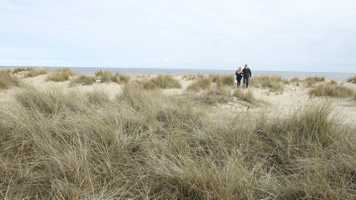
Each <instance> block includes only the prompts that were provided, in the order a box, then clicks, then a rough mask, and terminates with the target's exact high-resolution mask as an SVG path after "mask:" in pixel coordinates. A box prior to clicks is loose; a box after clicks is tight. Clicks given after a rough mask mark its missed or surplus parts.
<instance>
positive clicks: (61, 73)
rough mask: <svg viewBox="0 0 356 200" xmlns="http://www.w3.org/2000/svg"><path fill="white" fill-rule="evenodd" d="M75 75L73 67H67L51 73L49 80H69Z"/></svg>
mask: <svg viewBox="0 0 356 200" xmlns="http://www.w3.org/2000/svg"><path fill="white" fill-rule="evenodd" d="M73 75H74V73H73V72H72V70H71V69H67V68H65V69H60V70H57V71H55V72H53V73H51V74H49V75H48V77H47V80H48V81H55V82H62V81H68V80H69V79H70V78H71V77H72V76H73Z"/></svg>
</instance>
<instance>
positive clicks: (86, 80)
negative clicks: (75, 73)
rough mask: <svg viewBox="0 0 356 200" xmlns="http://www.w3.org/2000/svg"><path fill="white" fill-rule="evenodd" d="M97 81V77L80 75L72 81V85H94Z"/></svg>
mask: <svg viewBox="0 0 356 200" xmlns="http://www.w3.org/2000/svg"><path fill="white" fill-rule="evenodd" d="M95 82H96V78H95V77H92V76H79V77H77V78H75V79H73V80H72V81H71V83H70V84H71V85H77V84H79V85H93V84H94V83H95Z"/></svg>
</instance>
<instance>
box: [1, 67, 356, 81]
mask: <svg viewBox="0 0 356 200" xmlns="http://www.w3.org/2000/svg"><path fill="white" fill-rule="evenodd" d="M1 68H3V69H4V68H7V69H9V68H14V67H0V69H1ZM70 68H71V69H72V70H73V71H74V72H76V73H79V74H83V75H91V74H94V73H95V72H96V71H99V70H105V71H111V72H113V73H120V74H128V75H154V74H166V75H190V74H201V75H207V74H218V75H229V74H231V75H233V74H234V70H227V69H163V68H97V67H70ZM47 69H49V70H56V69H58V68H55V67H48V68H47ZM252 70H253V69H252ZM253 75H256V76H259V75H268V76H269V75H276V76H281V77H282V78H284V79H288V78H293V77H297V78H301V79H302V78H305V77H310V76H322V77H325V78H327V79H333V80H347V79H348V78H350V77H352V76H354V75H356V74H355V73H338V72H292V71H253Z"/></svg>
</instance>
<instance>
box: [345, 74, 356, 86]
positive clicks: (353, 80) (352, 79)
mask: <svg viewBox="0 0 356 200" xmlns="http://www.w3.org/2000/svg"><path fill="white" fill-rule="evenodd" d="M347 82H349V83H354V84H356V76H353V77H351V78H349V79H348V80H347Z"/></svg>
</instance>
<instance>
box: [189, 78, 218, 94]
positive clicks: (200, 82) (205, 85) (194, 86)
mask: <svg viewBox="0 0 356 200" xmlns="http://www.w3.org/2000/svg"><path fill="white" fill-rule="evenodd" d="M211 82H212V81H211V79H208V78H199V79H197V80H195V81H194V82H193V83H191V84H190V85H189V86H188V88H187V89H188V90H191V91H200V90H206V89H209V88H210V86H211Z"/></svg>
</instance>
